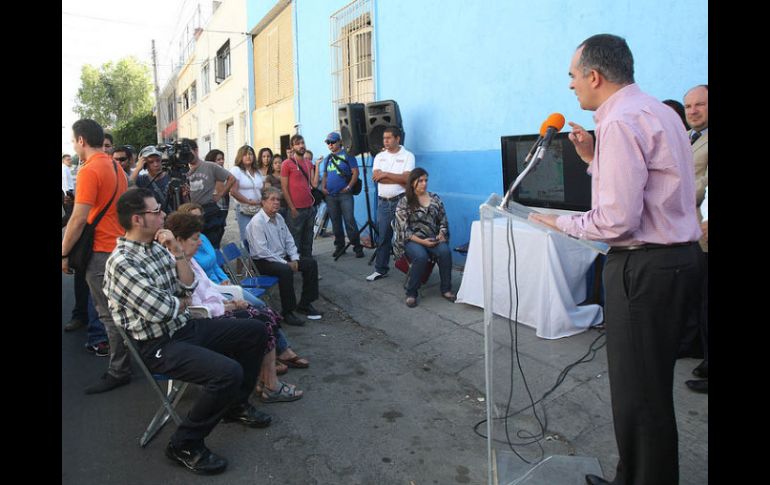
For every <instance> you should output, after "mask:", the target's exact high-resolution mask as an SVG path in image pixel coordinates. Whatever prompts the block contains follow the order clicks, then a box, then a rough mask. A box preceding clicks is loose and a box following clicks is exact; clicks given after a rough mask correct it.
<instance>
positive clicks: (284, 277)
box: [254, 256, 318, 314]
mask: <svg viewBox="0 0 770 485" xmlns="http://www.w3.org/2000/svg"><path fill="white" fill-rule="evenodd" d="M254 263H255V264H256V265H257V269H258V270H259V272H260V273H261V274H263V275H270V276H277V277H278V289H279V291H280V293H281V313H283V314H286V313H288V312H291V311H294V309H295V308H297V297H296V295H295V293H294V271H292V270H291V268H290V267H289V265H288V264H286V263H277V262H275V261H268V260H266V259H255V260H254ZM298 263H299V272H300V273H302V296H301V297H300V300H299V304H300V305H302V306H304V305H307V304H309V303H312V302H314V301H316V300H317V299H318V262H316V260H315V259H313V258H312V257H311V258H304V257H302V256H300V259H299V262H298Z"/></svg>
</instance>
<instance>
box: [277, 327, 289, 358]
mask: <svg viewBox="0 0 770 485" xmlns="http://www.w3.org/2000/svg"><path fill="white" fill-rule="evenodd" d="M289 347H291V344H290V343H289V339H288V338H286V333H284V331H283V329H281V328H278V331H277V332H276V334H275V355H276V356H279V355H281V354H282V353H284V352H286V349H288V348H289Z"/></svg>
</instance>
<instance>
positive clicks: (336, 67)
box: [330, 0, 375, 125]
mask: <svg viewBox="0 0 770 485" xmlns="http://www.w3.org/2000/svg"><path fill="white" fill-rule="evenodd" d="M373 17H374V0H355V1H353V2H351V3H350V4H348V5H347V6H345V7H343V8H342V9H340V10H338V11H337V12H335V13H334V14H332V15H331V18H330V20H331V22H330V23H331V36H330V38H331V56H332V59H331V65H332V103H333V110H332V113H334V124H335V125H336V124H337V118H336V116H337V109H338V108H339V107H340V106H342V105H344V104H347V103H369V102H371V101H374V95H375V93H374V51H373V49H372V34H373V33H374V26H373V22H372V19H373Z"/></svg>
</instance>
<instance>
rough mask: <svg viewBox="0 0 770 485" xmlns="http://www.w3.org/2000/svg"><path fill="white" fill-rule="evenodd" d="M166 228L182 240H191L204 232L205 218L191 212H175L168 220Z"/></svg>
mask: <svg viewBox="0 0 770 485" xmlns="http://www.w3.org/2000/svg"><path fill="white" fill-rule="evenodd" d="M164 227H165V228H166V229H168V230H169V231H171V232H173V233H174V236H176V237H178V238H181V239H190V238H191V237H192V236H193V234H195V233H196V232H201V231H202V230H203V218H202V217H200V216H196V215H195V214H190V213H189V212H179V211H177V212H174V213H173V214H171V215H170V216H168V217H167V218H166V222H165V224H164Z"/></svg>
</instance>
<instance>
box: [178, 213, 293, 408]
mask: <svg viewBox="0 0 770 485" xmlns="http://www.w3.org/2000/svg"><path fill="white" fill-rule="evenodd" d="M165 226H166V229H168V230H170V231H171V232H172V233H173V234H174V236H176V240H177V242H178V243H179V245H180V246H181V247H182V248H183V251H184V254H185V256H186V257H187V259H189V260H190V264H191V265H192V269H193V272H194V273H195V276H196V279H197V280H198V286H197V287H196V288H195V291H194V292H193V294H192V303H193V305H196V306H204V307H206V308H207V309H208V310H209V315H210V316H211V318H215V319H220V318H224V319H230V318H252V319H254V320H257V321H260V322H262V323H263V324H264V325H265V328H266V330H267V335H268V344H267V347H266V349H265V357H264V358H263V359H262V367H261V371H260V382H261V383H263V384H262V386H261V389H260V391H259V393H260V397H259V398H260V400H261V401H262V402H288V401H295V400H297V399H299V398H301V397H302V391H300V390H297V389H296V388H295V386H293V385H290V384H286V383H285V382H281V381H279V380H278V377H277V375H276V369H275V339H276V337H275V335H276V332H277V330H278V323H277V322H276V321H275V319H273V318H270V315H269V313H267V312H266V313H262V311H261V310H260V309H259V308H256V307H254V306H251V305H249V304H248V303H247V302H246V301H244V300H228V299H226V298H225V297H224V296H222V294H221V293H220V292H219V291H217V290H216V288H214V285H213V283H212V282H211V280H210V279H209V278H208V276H206V273H205V272H204V271H203V269H202V268H201V266H200V265H199V264H198V262H197V261H196V260H195V259H194V257H193V256H194V255H195V253H196V251H198V247H199V246H200V244H201V240H200V236H201V233H200V231H201V230H202V229H203V218H202V217H199V216H196V215H194V214H190V213H186V214H185V213H180V212H175V213H173V214H171V215H170V216H168V218H167V219H166V224H165Z"/></svg>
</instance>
